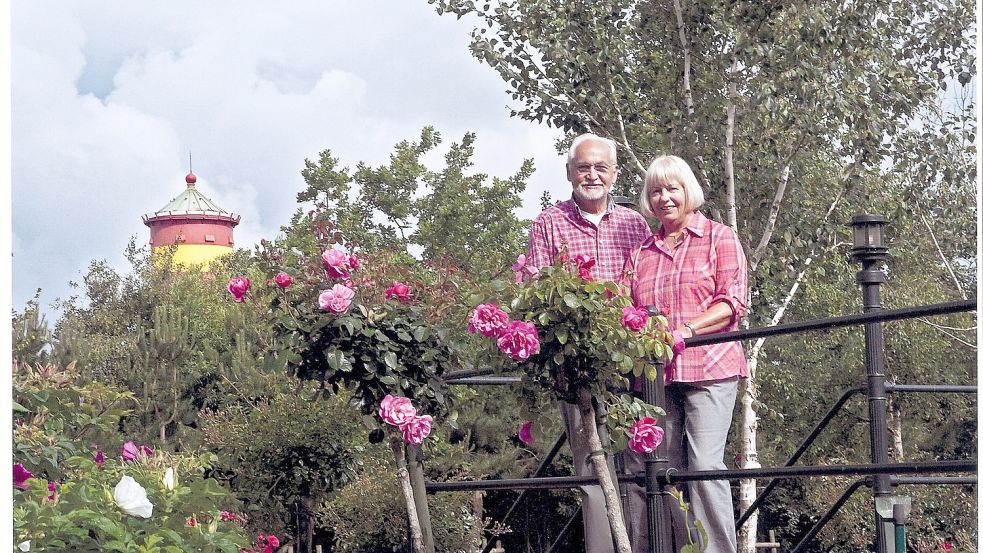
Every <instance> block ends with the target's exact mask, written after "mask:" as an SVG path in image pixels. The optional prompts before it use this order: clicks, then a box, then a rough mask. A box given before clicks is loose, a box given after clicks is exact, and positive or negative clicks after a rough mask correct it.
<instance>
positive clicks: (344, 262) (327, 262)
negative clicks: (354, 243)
mask: <svg viewBox="0 0 983 553" xmlns="http://www.w3.org/2000/svg"><path fill="white" fill-rule="evenodd" d="M321 261H322V262H323V263H324V272H325V273H327V275H328V276H329V277H330V278H348V261H349V260H348V255H347V254H346V253H345V252H343V251H341V250H336V249H334V248H332V249H330V250H325V252H324V253H322V254H321Z"/></svg>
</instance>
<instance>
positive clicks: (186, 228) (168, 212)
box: [143, 173, 239, 266]
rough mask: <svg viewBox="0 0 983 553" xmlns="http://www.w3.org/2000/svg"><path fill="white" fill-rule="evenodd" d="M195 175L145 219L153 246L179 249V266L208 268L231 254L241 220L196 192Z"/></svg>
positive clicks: (177, 256) (175, 255)
mask: <svg viewBox="0 0 983 553" xmlns="http://www.w3.org/2000/svg"><path fill="white" fill-rule="evenodd" d="M197 180H198V178H197V177H196V176H195V174H194V173H188V175H187V176H186V177H184V182H185V183H186V184H187V186H186V187H185V189H184V191H183V192H181V194H179V195H178V196H177V197H176V198H174V199H173V200H171V201H170V203H168V204H167V205H165V206H164V207H162V208H160V209H159V210H157V211H156V212H154V213H153V214H150V215H144V216H143V224H145V225H147V226H148V227H150V246H151V248H152V249H153V250H154V251H155V253H157V250H158V249H159V248H167V247H170V246H177V248H176V249H175V251H174V257H173V258H172V261H173V263H174V264H177V265H203V266H207V265H208V263H209V262H211V261H212V260H213V259H215V258H217V257H220V256H223V255H228V254H230V253H232V247H233V245H234V242H233V241H232V229H233V228H235V226H236V225H238V224H239V216H238V215H233V214H231V213H229V212H228V211H225V210H224V209H222V208H221V207H219V206H217V205H216V204H215V202H213V201H212V200H210V199H208V198H206V197H205V196H204V195H203V194H202V193H201V192H199V191H198V190H197V189H196V188H195V182H196V181H197Z"/></svg>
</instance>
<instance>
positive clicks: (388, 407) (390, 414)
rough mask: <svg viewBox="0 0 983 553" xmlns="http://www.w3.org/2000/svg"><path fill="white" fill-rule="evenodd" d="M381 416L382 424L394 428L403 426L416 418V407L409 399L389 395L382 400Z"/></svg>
mask: <svg viewBox="0 0 983 553" xmlns="http://www.w3.org/2000/svg"><path fill="white" fill-rule="evenodd" d="M379 416H380V417H382V422H384V423H386V424H391V425H393V426H403V425H404V424H406V421H408V420H410V419H412V418H413V417H415V416H416V407H413V403H412V402H410V399H409V398H406V397H402V396H394V395H389V394H387V395H386V397H384V398H382V404H381V405H380V407H379Z"/></svg>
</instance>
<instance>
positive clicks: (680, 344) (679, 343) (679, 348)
mask: <svg viewBox="0 0 983 553" xmlns="http://www.w3.org/2000/svg"><path fill="white" fill-rule="evenodd" d="M685 350H686V340H684V339H683V330H682V329H681V328H680V329H676V330H673V331H672V353H673V355H679V354H680V353H682V352H684V351H685Z"/></svg>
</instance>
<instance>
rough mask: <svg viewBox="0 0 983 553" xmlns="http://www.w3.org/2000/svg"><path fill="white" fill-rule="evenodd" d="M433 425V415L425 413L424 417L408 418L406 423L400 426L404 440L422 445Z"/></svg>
mask: <svg viewBox="0 0 983 553" xmlns="http://www.w3.org/2000/svg"><path fill="white" fill-rule="evenodd" d="M432 427H433V417H431V416H430V415H423V416H422V417H417V416H413V417H410V418H409V419H407V421H406V423H405V424H403V426H401V427H400V429H401V430H402V431H403V441H405V442H406V443H408V444H414V445H420V444H422V443H423V439H424V438H426V437H427V436H429V435H430V429H431V428H432Z"/></svg>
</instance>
